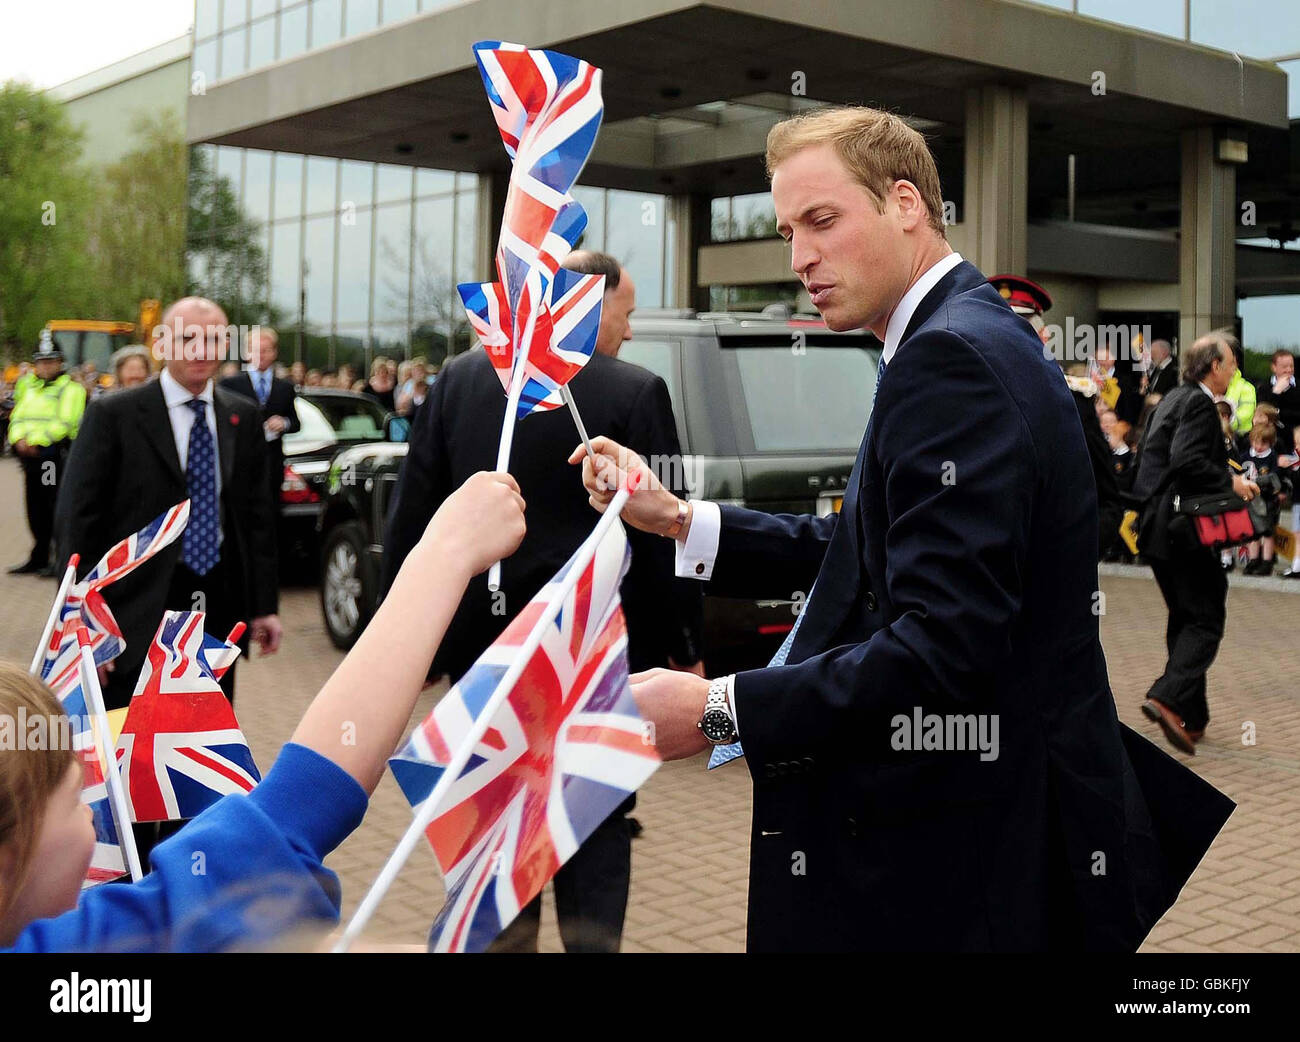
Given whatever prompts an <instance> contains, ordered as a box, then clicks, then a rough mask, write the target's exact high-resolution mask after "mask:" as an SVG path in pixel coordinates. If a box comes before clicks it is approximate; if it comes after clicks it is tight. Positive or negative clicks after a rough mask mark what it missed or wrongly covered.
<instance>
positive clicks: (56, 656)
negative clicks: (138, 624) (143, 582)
mask: <svg viewBox="0 0 1300 1042" xmlns="http://www.w3.org/2000/svg"><path fill="white" fill-rule="evenodd" d="M189 519H190V501H189V500H188V499H186V500H183V501H182V502H180V503H177V504H176V506H174V507H172V508H171V509H170V510H167V511H164V512H163V513H162V514H159V515H158V516H157V517H156V518H154V519H153V520H152V521H150V522H149V523H148V524H147V525H145V527H144V528H142V529H141V530H140V531H138V532H136V533H135V534H134V535H129V536H127V537H126V538H125V539H123V540H122V541H121V542H120V543H118V544H117V545H116V546H114V547H113V548H112V549H111V550H109V551H108V553H106V554H105V555H104V556H103V557H102V558H100V561H99V563H98V564H97V565H95V567H94V568H92V569H91V570H90V571H89V572H87V573H86V575H85V577H84V578H82V579H81V580H80V581H79V582H74V583H73V584H72V586H71V587H70V588H69V589H68V595H67V597H66V598H65V599H64V601H63V604H62V605H61V606H60V608H59V618H58V620H57V621H56V622H55V624H54V629H53V630H52V631H51V633H50V639H49V643H48V644H46V647H45V656H44V658H43V659H42V660H41V664H40V675H41V679H42V680H44V681H45V683H46V684H48V685H49V687H50V689H51V690H52V691H53V692H54V693H55V694H56V695H59V696H60V697H62V696H63V695H64V694H66V693H67V692H68V691H69V690H71V689H72V688H73V687H75V686H76V685H77V684H78V683H80V681H79V679H78V674H77V670H78V668H79V663H80V660H81V649H80V646H79V645H78V643H77V623H78V621H80V622H82V623H84V624H85V627H86V630H87V631H88V632H89V634H90V646H91V648H93V649H94V652H95V665H97V666H102V665H104V664H105V663H106V662H111V661H112V660H113V659H115V658H117V656H118V655H120V654H122V650H123V649H124V648H125V647H126V641H124V640H123V639H122V631H121V629H120V628H119V627H118V625H117V620H116V619H114V618H113V613H112V611H110V610H109V607H108V604H107V603H106V602H105V601H104V595H103V590H104V588H105V587H106V586H109V585H110V584H112V583H114V582H116V581H117V580H118V579H120V578H122V577H123V576H124V575H127V574H129V573H130V572H133V571H134V570H135V569H136V568H138V567H140V565H142V564H144V562H145V561H147V560H149V558H151V557H153V556H154V554H156V553H157V552H158V551H159V550H161V549H163V547H165V546H169V545H170V544H172V543H174V542H175V541H176V539H177V538H178V537H179V536H180V534H181V533H182V532H183V531H185V525H186V524H187V523H188V522H189Z"/></svg>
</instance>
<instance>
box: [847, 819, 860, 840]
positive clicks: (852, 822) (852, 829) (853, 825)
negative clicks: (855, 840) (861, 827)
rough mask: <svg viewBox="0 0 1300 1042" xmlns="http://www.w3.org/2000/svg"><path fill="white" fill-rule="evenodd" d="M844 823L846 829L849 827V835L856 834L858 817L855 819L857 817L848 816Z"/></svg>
mask: <svg viewBox="0 0 1300 1042" xmlns="http://www.w3.org/2000/svg"><path fill="white" fill-rule="evenodd" d="M845 825H847V826H848V829H849V835H850V836H856V835H857V834H858V819H857V818H848V819H847V820H846V821H845Z"/></svg>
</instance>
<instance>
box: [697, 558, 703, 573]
mask: <svg viewBox="0 0 1300 1042" xmlns="http://www.w3.org/2000/svg"><path fill="white" fill-rule="evenodd" d="M695 574H696V575H703V574H704V562H703V561H701V562H700V563H699V564H697V565H696V566H695Z"/></svg>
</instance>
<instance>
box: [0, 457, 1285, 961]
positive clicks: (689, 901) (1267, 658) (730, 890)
mask: <svg viewBox="0 0 1300 1042" xmlns="http://www.w3.org/2000/svg"><path fill="white" fill-rule="evenodd" d="M28 548H29V543H28V538H27V533H26V527H25V523H24V521H23V507H22V486H21V483H20V479H19V475H18V470H17V465H16V463H15V462H14V461H13V460H12V459H4V460H0V565H7V564H9V563H14V562H16V561H18V560H20V559H22V557H23V555H24V554H25V553H26V552H27V550H28ZM1106 571H1107V573H1108V574H1106V575H1104V576H1103V579H1102V583H1101V585H1102V590H1103V591H1104V592H1105V594H1106V615H1105V616H1104V618H1103V621H1102V634H1103V637H1104V640H1105V646H1106V653H1107V660H1108V662H1109V665H1110V675H1111V683H1112V686H1113V688H1114V690H1115V695H1116V698H1117V700H1118V704H1119V713H1120V717H1121V719H1123V720H1124V721H1125V722H1127V723H1129V724H1130V725H1131V726H1133V727H1135V728H1137V729H1138V730H1139V731H1141V732H1142V733H1144V734H1147V735H1148V736H1151V737H1157V738H1158V735H1157V734H1156V732H1155V728H1154V726H1153V725H1151V724H1150V723H1148V722H1147V721H1146V720H1145V719H1144V718H1143V717H1142V716H1141V714H1140V713H1139V712H1138V711H1137V705H1138V702H1139V700H1140V698H1141V696H1142V694H1143V692H1144V691H1145V689H1146V686H1147V685H1148V684H1149V683H1150V681H1151V680H1152V679H1153V677H1154V675H1155V673H1156V672H1157V671H1158V670H1159V668H1160V667H1161V665H1162V664H1163V659H1162V657H1161V655H1160V648H1161V647H1162V644H1163V636H1162V635H1163V629H1164V610H1163V605H1162V603H1161V601H1160V596H1159V593H1158V592H1157V590H1156V588H1155V585H1154V583H1152V582H1151V581H1150V579H1149V578H1146V577H1144V576H1142V574H1141V572H1140V570H1133V571H1131V572H1121V571H1118V570H1116V569H1114V568H1108V569H1106ZM1296 587H1297V589H1296V591H1295V592H1296V593H1300V583H1296ZM1288 588H1289V584H1283V583H1280V582H1278V581H1276V580H1273V581H1268V580H1234V585H1233V588H1232V591H1231V593H1230V595H1229V600H1228V616H1229V617H1228V631H1227V636H1226V638H1225V641H1224V646H1223V649H1222V651H1221V653H1220V655H1219V659H1218V661H1217V662H1216V663H1215V666H1214V668H1213V670H1212V671H1211V673H1210V690H1211V696H1210V697H1211V712H1212V714H1213V721H1212V723H1211V728H1210V730H1209V731H1208V733H1207V735H1206V738H1205V740H1204V741H1203V742H1202V744H1201V746H1200V752H1199V753H1198V755H1197V756H1196V758H1195V760H1194V761H1192V763H1193V764H1194V766H1195V768H1196V770H1197V771H1199V772H1200V773H1201V774H1202V775H1203V776H1204V777H1205V778H1207V779H1208V780H1209V781H1211V782H1213V783H1214V784H1215V785H1217V786H1218V787H1219V788H1221V789H1223V790H1224V791H1225V792H1227V793H1228V794H1229V795H1230V796H1232V797H1233V798H1234V799H1235V800H1237V802H1238V804H1239V807H1238V809H1237V812H1236V813H1235V814H1234V815H1233V817H1232V819H1231V821H1230V822H1229V823H1228V826H1227V828H1226V829H1225V830H1224V832H1223V834H1222V835H1221V836H1220V837H1219V840H1218V841H1217V842H1216V843H1215V845H1214V847H1213V849H1212V850H1211V851H1210V853H1209V856H1208V857H1207V858H1206V860H1205V862H1204V863H1203V864H1202V865H1201V867H1200V869H1199V870H1198V871H1197V872H1196V874H1195V875H1194V876H1193V877H1192V879H1191V881H1190V882H1189V883H1188V885H1187V887H1186V889H1185V890H1184V892H1183V895H1182V897H1181V899H1180V900H1179V902H1178V903H1177V905H1175V907H1174V908H1173V909H1171V910H1170V912H1169V913H1168V914H1167V915H1166V916H1165V918H1164V919H1163V920H1162V921H1161V922H1160V923H1159V925H1157V927H1156V928H1155V930H1154V931H1153V932H1152V934H1151V936H1150V939H1149V940H1148V941H1147V944H1146V946H1145V948H1146V950H1149V951H1203V950H1207V949H1213V950H1217V951H1261V950H1263V951H1296V950H1300V686H1298V685H1297V678H1298V677H1300V648H1297V644H1296V642H1295V641H1294V640H1293V639H1292V638H1291V637H1290V636H1289V634H1291V633H1294V632H1295V629H1296V627H1297V623H1298V622H1300V618H1298V616H1300V599H1297V598H1296V597H1295V596H1294V595H1292V594H1291V593H1289V592H1287V591H1288ZM53 595H54V583H53V582H50V581H46V580H38V579H33V578H30V577H26V576H23V577H11V576H6V575H3V574H0V657H3V658H6V659H10V660H18V661H21V662H23V663H26V662H27V661H28V660H29V659H30V656H31V652H32V648H33V646H34V644H35V641H36V638H37V636H38V635H39V631H40V624H41V622H42V621H43V619H44V613H45V611H46V609H47V606H48V603H49V601H50V599H51V598H52V597H53ZM282 612H283V618H284V622H285V631H286V632H285V645H284V650H283V651H282V652H281V653H280V654H278V655H276V656H274V657H272V658H268V659H265V660H254V661H253V662H251V663H245V664H241V666H240V674H239V698H238V702H237V705H238V708H239V716H240V719H241V721H242V723H243V726H244V730H245V732H246V733H247V734H248V737H249V741H250V743H251V745H252V748H253V753H254V756H255V757H256V759H257V761H258V763H259V764H261V765H263V767H265V766H267V765H269V764H270V762H271V761H272V759H273V758H274V756H275V752H276V750H277V749H278V748H279V747H280V745H281V744H282V743H283V742H284V741H285V740H286V739H287V738H288V737H289V735H290V733H291V732H292V730H293V727H294V725H295V724H296V722H297V720H298V718H299V716H300V715H301V713H302V711H303V709H304V708H305V706H306V705H307V703H308V702H309V701H310V700H311V697H312V696H313V695H314V694H315V692H316V691H317V689H318V688H319V687H320V685H321V684H322V683H323V682H324V680H325V679H326V677H327V676H328V675H329V673H330V672H331V670H332V669H333V668H334V666H335V665H336V664H337V662H338V661H339V659H340V655H339V653H338V652H337V651H335V649H334V648H333V646H332V645H331V644H330V643H329V641H328V639H327V638H326V637H325V634H324V629H323V627H322V624H321V620H320V609H319V606H318V601H317V597H316V592H315V590H313V589H293V590H289V591H286V593H285V594H284V596H283V599H282ZM440 693H441V688H440V689H438V690H437V691H431V692H427V693H426V694H425V696H424V697H423V698H422V699H421V701H420V705H419V706H418V707H417V710H416V716H415V717H413V722H414V720H415V719H418V718H419V717H421V716H423V715H424V714H425V713H426V712H427V711H428V708H429V706H430V705H431V704H432V702H433V699H434V698H435V697H436V695H437V694H440ZM1246 721H1251V722H1253V723H1254V725H1255V728H1256V732H1257V736H1258V742H1257V744H1256V745H1254V746H1245V745H1243V744H1242V741H1241V737H1240V736H1241V733H1242V726H1243V724H1244V723H1245V722H1246ZM706 798H707V802H706ZM749 810H750V786H749V776H748V773H747V772H746V770H745V768H744V767H743V766H741V765H732V766H731V767H728V768H724V769H722V770H720V771H716V772H714V773H713V774H712V775H709V776H707V777H706V776H705V775H704V772H703V770H702V766H701V763H700V762H699V761H692V762H689V763H685V764H680V763H679V764H669V765H667V766H665V767H664V768H663V769H661V770H660V771H659V772H658V773H657V774H656V775H655V776H654V777H653V778H652V779H651V780H650V782H649V783H648V784H647V785H646V787H645V788H644V789H643V790H642V792H641V795H640V803H639V806H638V809H637V812H636V813H637V817H638V818H639V819H640V820H641V822H642V824H643V825H644V826H645V832H644V834H643V835H642V837H641V838H640V839H638V840H637V841H636V842H635V843H634V845H633V878H632V894H631V900H630V903H629V907H628V922H627V930H626V933H625V937H624V950H626V951H740V950H742V949H743V946H744V923H745V884H746V875H747V860H748V859H747V850H746V848H747V841H748V822H749ZM408 821H409V810H408V808H407V805H406V803H405V801H404V800H403V799H402V797H401V794H400V793H399V792H398V790H397V787H396V785H395V784H394V783H393V782H392V781H391V779H389V778H385V780H384V782H383V783H382V784H381V786H380V788H379V790H378V792H377V793H376V795H375V798H374V801H373V803H372V805H371V808H370V812H369V815H368V816H367V818H366V822H365V824H364V825H363V826H362V827H361V829H359V830H358V831H357V833H356V834H354V835H353V836H352V837H351V839H349V840H348V841H347V842H346V843H345V844H344V845H343V846H342V847H341V848H339V850H338V851H336V852H335V854H334V855H333V856H332V857H331V858H330V861H329V864H330V865H331V867H333V868H334V869H335V870H336V871H337V872H339V874H340V875H341V877H342V879H343V886H344V895H345V901H344V914H345V916H346V915H348V914H350V912H351V911H352V909H353V908H354V907H355V906H356V904H357V902H358V901H359V900H360V899H361V896H362V894H363V893H364V891H365V889H366V888H367V887H368V886H369V884H370V883H371V881H372V880H373V879H374V877H375V875H376V873H377V872H378V870H379V867H380V865H381V864H382V863H383V861H384V859H385V858H386V857H387V855H388V853H389V852H390V851H391V850H392V848H393V847H394V845H395V844H396V842H397V839H398V837H399V835H400V834H401V832H402V831H403V830H404V829H405V827H406V825H407V823H408ZM441 897H442V887H441V884H440V883H439V881H438V878H437V873H436V871H435V869H434V867H433V860H432V855H431V854H429V852H428V851H427V850H420V851H419V852H417V854H416V855H415V856H414V857H412V859H411V860H410V862H409V863H408V865H407V868H406V870H405V871H404V872H403V873H402V875H401V876H400V878H399V879H398V881H397V883H396V884H395V885H394V887H393V889H392V891H391V892H390V894H389V896H388V898H387V900H386V901H385V903H384V905H383V907H382V908H381V909H380V911H379V913H378V914H377V916H376V919H375V920H374V923H373V930H372V933H373V934H374V936H375V938H376V939H377V940H384V941H391V942H396V943H405V944H419V943H421V942H422V941H423V939H424V936H425V933H426V931H427V929H428V925H429V923H430V922H431V921H432V918H433V915H434V913H435V912H436V910H437V908H438V907H439V905H440V903H441ZM542 946H543V948H544V949H545V950H548V951H555V950H559V948H560V944H559V937H558V934H557V933H556V930H555V926H554V907H553V905H552V904H551V903H550V899H549V894H548V897H547V906H546V909H545V911H544V913H543V932H542Z"/></svg>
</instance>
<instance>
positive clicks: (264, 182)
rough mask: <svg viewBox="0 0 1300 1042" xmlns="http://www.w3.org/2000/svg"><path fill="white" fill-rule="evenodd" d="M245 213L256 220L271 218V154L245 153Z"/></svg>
mask: <svg viewBox="0 0 1300 1042" xmlns="http://www.w3.org/2000/svg"><path fill="white" fill-rule="evenodd" d="M243 205H244V212H245V213H246V214H247V215H248V216H249V217H252V218H253V219H254V220H258V221H265V220H268V219H269V218H270V216H271V153H270V152H252V151H249V152H245V153H244V203H243Z"/></svg>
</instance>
